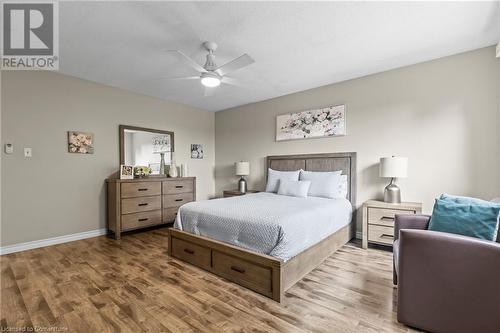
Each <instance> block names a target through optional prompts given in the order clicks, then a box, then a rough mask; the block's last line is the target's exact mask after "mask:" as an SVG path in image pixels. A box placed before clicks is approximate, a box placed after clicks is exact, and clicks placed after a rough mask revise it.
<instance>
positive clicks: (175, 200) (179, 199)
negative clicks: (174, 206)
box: [175, 199, 183, 201]
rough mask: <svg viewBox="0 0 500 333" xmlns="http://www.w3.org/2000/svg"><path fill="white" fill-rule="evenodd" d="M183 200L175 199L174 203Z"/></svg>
mask: <svg viewBox="0 0 500 333" xmlns="http://www.w3.org/2000/svg"><path fill="white" fill-rule="evenodd" d="M182 200H183V199H175V201H182Z"/></svg>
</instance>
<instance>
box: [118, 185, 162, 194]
mask: <svg viewBox="0 0 500 333" xmlns="http://www.w3.org/2000/svg"><path fill="white" fill-rule="evenodd" d="M121 186H122V188H121V196H122V198H134V197H148V196H152V195H160V194H161V183H160V182H138V183H122V184H121Z"/></svg>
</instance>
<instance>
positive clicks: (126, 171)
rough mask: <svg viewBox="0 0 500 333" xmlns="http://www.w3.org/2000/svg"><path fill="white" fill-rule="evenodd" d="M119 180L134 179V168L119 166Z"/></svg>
mask: <svg viewBox="0 0 500 333" xmlns="http://www.w3.org/2000/svg"><path fill="white" fill-rule="evenodd" d="M120 179H134V167H133V166H132V165H124V164H122V165H120Z"/></svg>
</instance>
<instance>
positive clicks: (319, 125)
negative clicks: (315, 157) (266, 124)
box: [276, 105, 346, 141]
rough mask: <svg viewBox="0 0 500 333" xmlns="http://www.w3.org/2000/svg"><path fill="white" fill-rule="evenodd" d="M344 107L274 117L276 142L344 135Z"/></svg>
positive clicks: (330, 107)
mask: <svg viewBox="0 0 500 333" xmlns="http://www.w3.org/2000/svg"><path fill="white" fill-rule="evenodd" d="M345 119H346V109H345V105H337V106H329V107H326V108H321V109H312V110H307V111H300V112H296V113H287V114H283V115H279V116H277V117H276V141H283V140H295V139H307V138H321V137H328V136H342V135H346V120H345Z"/></svg>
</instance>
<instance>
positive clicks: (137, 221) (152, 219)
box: [122, 210, 161, 231]
mask: <svg viewBox="0 0 500 333" xmlns="http://www.w3.org/2000/svg"><path fill="white" fill-rule="evenodd" d="M160 223H161V210H152V211H149V212H142V213H133V214H126V215H122V231H125V230H131V229H137V228H143V227H147V226H150V225H155V224H160Z"/></svg>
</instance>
